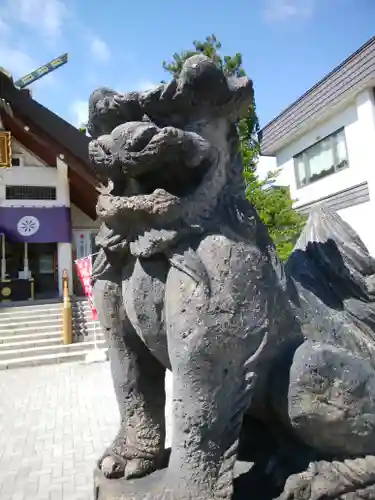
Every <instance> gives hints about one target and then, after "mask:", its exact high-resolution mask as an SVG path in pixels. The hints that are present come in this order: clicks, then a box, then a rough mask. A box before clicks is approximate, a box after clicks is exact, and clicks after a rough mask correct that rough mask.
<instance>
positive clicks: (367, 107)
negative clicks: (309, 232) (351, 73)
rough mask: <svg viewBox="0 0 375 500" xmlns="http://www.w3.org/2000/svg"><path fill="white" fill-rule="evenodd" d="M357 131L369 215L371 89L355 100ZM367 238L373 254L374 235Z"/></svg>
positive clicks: (374, 183) (373, 175)
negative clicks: (367, 193) (365, 180)
mask: <svg viewBox="0 0 375 500" xmlns="http://www.w3.org/2000/svg"><path fill="white" fill-rule="evenodd" d="M356 105H357V114H358V123H359V131H360V133H359V134H358V142H359V144H358V151H360V152H361V153H360V154H361V158H360V162H361V165H362V166H363V169H364V170H365V172H366V178H367V182H368V187H369V194H370V207H372V208H371V209H370V211H369V212H370V213H369V217H371V214H372V213H374V212H375V169H374V159H375V99H374V90H373V89H372V88H370V89H367V90H365V91H364V92H361V93H360V94H358V96H357V98H356ZM368 237H369V243H368V246H369V250H370V252H371V253H372V254H375V233H374V232H372V233H371V234H369V235H368Z"/></svg>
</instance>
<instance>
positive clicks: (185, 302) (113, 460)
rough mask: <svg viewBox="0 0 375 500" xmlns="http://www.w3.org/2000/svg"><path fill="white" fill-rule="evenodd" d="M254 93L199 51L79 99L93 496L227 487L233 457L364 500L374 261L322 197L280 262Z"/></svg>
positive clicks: (283, 482)
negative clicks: (85, 119)
mask: <svg viewBox="0 0 375 500" xmlns="http://www.w3.org/2000/svg"><path fill="white" fill-rule="evenodd" d="M252 95H253V88H252V83H251V81H250V80H248V79H247V78H238V77H227V76H225V75H224V74H223V72H222V71H221V69H219V68H218V67H217V66H216V65H215V64H214V63H213V62H212V61H211V60H210V59H208V58H206V57H205V56H203V55H199V56H193V57H191V58H190V59H188V60H187V61H186V62H185V64H184V66H183V68H182V71H181V73H180V75H179V76H178V77H177V78H176V79H173V80H172V81H171V82H170V83H168V84H162V85H160V86H159V87H158V88H156V89H153V90H150V91H146V92H139V93H137V92H133V93H127V94H120V93H117V92H114V91H112V90H110V89H107V88H100V89H98V90H96V91H95V92H93V94H92V95H91V97H90V102H89V126H88V130H89V133H90V135H91V137H92V140H91V142H90V146H89V156H90V161H91V164H92V166H93V168H94V170H95V172H96V174H97V175H98V177H99V178H100V179H101V181H102V184H103V185H102V189H101V193H100V196H99V199H98V204H97V214H98V217H99V219H100V220H101V222H102V225H101V230H100V232H99V235H98V237H97V244H98V245H99V247H100V252H99V255H98V256H97V258H96V260H95V264H94V268H93V283H94V300H95V303H96V307H97V309H98V313H99V318H100V322H101V324H102V327H103V329H104V331H105V333H106V337H107V342H108V346H109V357H110V364H111V370H112V377H113V384H114V389H115V393H116V397H117V401H118V406H119V410H120V415H121V425H120V428H119V430H118V433H117V435H116V436H115V437H114V439H113V442H112V444H111V445H110V446H109V447H108V449H106V450H105V451H104V453H103V455H102V456H101V457H100V459H99V461H98V471H97V473H96V478H97V479H98V478H99V479H98V483H97V487H96V495H97V498H100V499H103V500H104V499H106V500H111V499H115V498H116V499H119V498H122V499H124V500H125V499H128V498H129V497H130V496H132V498H137V499H138V498H144V497H145V496H148V498H150V499H151V500H153V499H154V498H155V499H156V498H157V499H161V498H163V499H164V498H165V495H170V498H171V500H172V499H174V500H180V499H181V500H185V499H186V500H188V499H189V500H190V499H191V500H193V499H206V498H209V499H214V498H220V499H222V500H229V499H230V498H232V497H233V496H236V494H237V493H238V491H237V490H238V488H239V487H238V488H237V486H236V484H240V483H241V485H242V486H241V487H242V490H244V485H243V482H241V481H240V479H241V476H240V477H238V479H236V480H234V477H235V475H236V474H235V473H234V470H235V465H236V467H237V464H238V463H240V462H239V460H240V459H241V460H247V461H250V462H255V465H254V466H253V468H252V469H251V470H250V471H249V472H248V473H247V474H248V475H250V476H252V478H253V479H254V478H255V476H257V475H262V474H263V476H264V477H265V479H266V481H265V482H266V483H269V484H270V483H271V482H272V483H273V484H275V490H274V493H270V494H271V496H272V495H273V496H277V495H278V494H280V493H281V495H282V498H284V499H289V498H298V499H299V498H301V499H303V500H307V499H309V498H311V499H314V500H317V499H318V498H323V497H324V498H344V497H345V498H348V499H349V498H357V497H358V498H362V496H361V495H362V493H363V495H364V496H363V498H370V497H371V498H372V496H371V495H370V493H368V492H367V490H366V488H371V484H372V480H373V479H374V480H375V458H372V457H371V456H367V455H371V454H372V453H375V371H374V369H373V352H374V345H375V344H374V341H373V337H374V324H373V322H375V319H374V318H375V309H374V312H373V311H372V308H373V307H375V306H374V303H373V302H372V301H373V297H374V296H373V292H374V291H375V286H374V285H375V280H373V278H374V276H375V263H374V262H373V260H372V259H371V258H370V257H369V255H368V252H367V250H366V249H365V247H364V245H363V244H362V242H361V241H360V240H359V239H358V237H357V236H356V235H355V234H354V233H353V232H352V230H351V229H350V228H349V227H347V226H346V225H345V223H344V222H343V221H342V220H341V219H340V218H339V217H338V216H336V215H335V214H331V213H329V212H326V211H324V210H323V211H320V212H317V213H316V214H313V215H312V216H311V218H310V220H309V222H308V223H307V226H306V228H305V231H304V233H303V234H302V235H301V237H300V240H299V241H298V243H297V245H296V248H295V250H294V253H293V255H292V256H291V258H290V259H289V261H288V263H287V266H286V268H285V269H284V267H283V266H282V264H281V263H280V261H279V259H278V257H277V254H276V251H275V248H274V245H273V243H272V241H271V239H270V237H269V235H268V232H267V230H266V228H265V226H264V225H263V224H262V223H261V221H260V219H259V217H258V215H257V212H256V210H255V209H254V207H253V206H252V205H251V204H250V203H249V202H248V201H247V200H246V198H245V186H244V182H243V178H242V169H243V166H242V158H241V153H240V151H239V142H238V136H237V128H236V122H237V120H238V118H239V117H241V115H242V113H244V112H246V111H247V109H248V107H249V105H250V103H251V102H252ZM166 369H171V371H172V373H173V431H172V446H171V451H170V456H167V455H166V451H165V450H164V440H165V420H164V407H165V388H164V380H165V371H166ZM357 457H358V458H357ZM236 461H237V464H236ZM166 463H167V467H166V468H165V469H163V471H161V469H162V468H163V467H164V466H165V464H166ZM261 471H262V472H261ZM362 471H363V472H362ZM373 471H374V473H373ZM161 472H162V473H161ZM243 475H246V474H243ZM118 478H121V479H118ZM316 478H318V479H316ZM236 481H237V483H236ZM251 484H255V483H254V482H253V483H251V481H250V483H249V486H248V490H246V492H245V494H246V497H247V498H249V499H250V498H260V499H261V498H266V494H265V492H264V495H263V493H262V490H256V489H254V487H251ZM112 486H113V488H112ZM284 486H285V488H284ZM277 488H278V490H277ZM245 489H246V488H245ZM264 491H265V490H264ZM359 491H360V492H361V493H358V492H359ZM371 491H372V490H371ZM353 492H356V493H353ZM356 495H357V496H356ZM374 495H375V494H374ZM374 498H375V496H374Z"/></svg>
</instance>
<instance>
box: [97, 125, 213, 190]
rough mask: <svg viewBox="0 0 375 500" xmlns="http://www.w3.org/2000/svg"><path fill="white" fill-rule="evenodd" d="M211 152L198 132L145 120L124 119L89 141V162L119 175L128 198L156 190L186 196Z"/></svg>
mask: <svg viewBox="0 0 375 500" xmlns="http://www.w3.org/2000/svg"><path fill="white" fill-rule="evenodd" d="M212 154H213V152H212V149H211V147H210V144H209V143H208V142H207V141H206V140H205V139H203V138H202V137H201V136H200V135H198V134H196V133H193V132H185V131H182V130H179V129H176V128H173V127H165V128H158V127H157V126H156V125H154V124H152V123H148V122H129V123H125V124H123V125H120V126H119V127H117V128H116V129H114V130H113V132H112V134H111V135H109V136H102V137H99V138H98V140H96V141H92V142H91V144H90V157H91V159H92V160H94V162H93V163H94V164H95V165H98V164H99V165H101V166H102V170H101V172H99V174H101V175H102V177H106V178H108V177H109V178H111V175H113V176H116V178H117V179H118V178H119V177H122V179H123V180H124V182H125V184H126V186H127V189H126V194H125V195H126V196H127V197H129V198H135V197H137V196H139V195H141V196H142V195H143V196H144V195H152V194H153V193H155V191H157V190H159V191H161V190H163V191H165V192H166V193H169V194H171V195H173V196H176V197H185V196H188V195H189V194H190V193H192V192H193V191H194V190H195V189H196V188H197V187H198V186H199V185H200V184H201V182H202V180H203V178H204V176H205V175H206V174H207V172H208V170H209V169H210V167H211V166H212ZM99 158H102V161H101V162H99V161H98V159H99Z"/></svg>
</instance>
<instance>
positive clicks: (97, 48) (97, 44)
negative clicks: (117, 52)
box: [90, 37, 111, 62]
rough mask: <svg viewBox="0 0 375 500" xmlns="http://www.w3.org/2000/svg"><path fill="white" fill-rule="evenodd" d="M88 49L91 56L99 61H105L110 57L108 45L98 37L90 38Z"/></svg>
mask: <svg viewBox="0 0 375 500" xmlns="http://www.w3.org/2000/svg"><path fill="white" fill-rule="evenodd" d="M90 49H91V54H92V55H93V57H94V58H95V59H98V60H99V61H101V62H106V61H108V60H109V59H110V58H111V52H110V50H109V47H108V45H107V44H106V42H105V41H104V40H102V39H101V38H99V37H94V38H92V40H91V45H90Z"/></svg>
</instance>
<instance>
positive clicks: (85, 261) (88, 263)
mask: <svg viewBox="0 0 375 500" xmlns="http://www.w3.org/2000/svg"><path fill="white" fill-rule="evenodd" d="M75 264H76V268H77V273H78V276H79V279H80V280H81V284H82V288H83V292H84V294H85V295H86V297H87V298H88V301H89V304H90V307H91V314H92V319H93V320H95V321H96V320H97V319H98V312H97V310H96V308H95V306H94V301H93V295H92V284H91V276H92V255H89V256H88V257H83V258H82V259H77V260H76V261H75Z"/></svg>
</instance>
